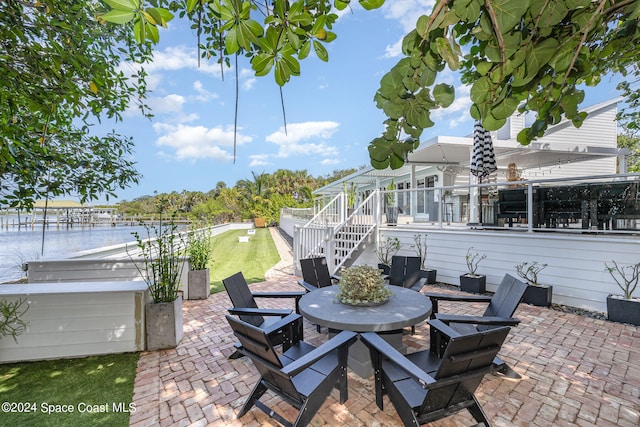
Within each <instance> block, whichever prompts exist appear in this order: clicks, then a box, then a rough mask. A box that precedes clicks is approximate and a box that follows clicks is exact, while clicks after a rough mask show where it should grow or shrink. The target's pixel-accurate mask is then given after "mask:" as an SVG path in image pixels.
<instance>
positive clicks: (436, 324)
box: [427, 319, 460, 338]
mask: <svg viewBox="0 0 640 427" xmlns="http://www.w3.org/2000/svg"><path fill="white" fill-rule="evenodd" d="M427 323H428V324H429V327H431V328H434V329H435V330H437V331H438V332H439V333H440V334H442V335H445V336H447V337H449V338H454V337H458V336H460V332H458V331H456V330H455V329H453V328H452V327H450V326H449V325H448V324H446V323H445V322H443V321H442V320H438V319H430V320H427Z"/></svg>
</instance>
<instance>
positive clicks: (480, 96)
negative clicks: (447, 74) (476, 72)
mask: <svg viewBox="0 0 640 427" xmlns="http://www.w3.org/2000/svg"><path fill="white" fill-rule="evenodd" d="M469 95H470V97H471V101H473V102H474V103H476V104H480V103H483V102H484V101H486V100H487V99H489V98H490V97H491V82H490V81H489V78H488V77H480V78H479V79H478V80H476V81H475V83H473V86H471V91H470V93H469Z"/></svg>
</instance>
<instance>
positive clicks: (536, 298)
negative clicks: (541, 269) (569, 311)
mask: <svg viewBox="0 0 640 427" xmlns="http://www.w3.org/2000/svg"><path fill="white" fill-rule="evenodd" d="M552 297H553V286H547V285H537V286H536V285H529V286H527V290H526V291H525V292H524V296H523V297H522V302H524V303H527V304H531V305H535V306H538V307H551V299H552Z"/></svg>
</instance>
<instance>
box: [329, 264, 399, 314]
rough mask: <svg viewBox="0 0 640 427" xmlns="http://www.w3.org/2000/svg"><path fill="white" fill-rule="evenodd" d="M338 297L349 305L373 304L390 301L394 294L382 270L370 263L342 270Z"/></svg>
mask: <svg viewBox="0 0 640 427" xmlns="http://www.w3.org/2000/svg"><path fill="white" fill-rule="evenodd" d="M338 285H339V286H340V290H339V291H338V293H337V295H336V298H337V300H338V301H339V302H341V303H343V304H347V305H358V306H372V305H381V304H384V303H386V302H387V301H389V297H390V296H391V295H392V294H393V292H391V290H390V289H389V288H388V287H387V286H385V282H384V279H383V278H382V276H381V275H380V271H379V270H378V269H377V268H375V267H372V266H370V265H357V266H355V267H350V268H345V269H343V270H342V271H341V275H340V282H339V283H338Z"/></svg>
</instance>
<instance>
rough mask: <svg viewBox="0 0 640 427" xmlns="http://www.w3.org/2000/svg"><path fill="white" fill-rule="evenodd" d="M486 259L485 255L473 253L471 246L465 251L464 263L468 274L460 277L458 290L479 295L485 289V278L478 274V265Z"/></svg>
mask: <svg viewBox="0 0 640 427" xmlns="http://www.w3.org/2000/svg"><path fill="white" fill-rule="evenodd" d="M486 257H487V254H480V253H479V252H474V248H473V246H472V247H470V248H469V249H467V254H466V255H465V261H466V263H467V270H468V273H465V274H463V275H461V276H460V290H463V291H466V292H473V293H476V294H481V293H484V292H485V291H486V288H487V276H485V275H483V274H478V273H477V271H478V265H479V264H480V262H481V261H482V260H483V259H485V258H486Z"/></svg>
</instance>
